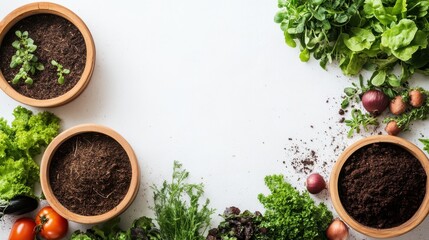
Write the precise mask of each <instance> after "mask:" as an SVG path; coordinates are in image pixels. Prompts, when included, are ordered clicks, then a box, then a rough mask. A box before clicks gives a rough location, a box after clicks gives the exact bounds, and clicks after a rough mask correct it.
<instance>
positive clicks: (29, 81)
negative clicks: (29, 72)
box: [25, 77, 33, 85]
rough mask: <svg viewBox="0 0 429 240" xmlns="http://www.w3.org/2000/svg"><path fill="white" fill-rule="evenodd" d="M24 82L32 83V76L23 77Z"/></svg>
mask: <svg viewBox="0 0 429 240" xmlns="http://www.w3.org/2000/svg"><path fill="white" fill-rule="evenodd" d="M25 83H26V84H29V85H31V84H33V79H32V78H30V77H27V78H26V79H25Z"/></svg>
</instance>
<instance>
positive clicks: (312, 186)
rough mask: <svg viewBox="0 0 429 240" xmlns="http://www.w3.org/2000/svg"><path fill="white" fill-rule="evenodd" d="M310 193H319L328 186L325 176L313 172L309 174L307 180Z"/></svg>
mask: <svg viewBox="0 0 429 240" xmlns="http://www.w3.org/2000/svg"><path fill="white" fill-rule="evenodd" d="M305 183H306V184H305V185H306V187H307V190H308V192H309V193H312V194H318V193H320V192H321V191H322V190H323V189H325V188H326V182H325V180H324V179H323V177H322V176H321V175H320V174H318V173H312V174H310V176H308V178H307V181H306V182H305Z"/></svg>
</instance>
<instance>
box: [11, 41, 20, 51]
mask: <svg viewBox="0 0 429 240" xmlns="http://www.w3.org/2000/svg"><path fill="white" fill-rule="evenodd" d="M12 46H13V48H15V49H20V48H21V44H20V42H19V41H18V40H16V41H14V42H13V43H12Z"/></svg>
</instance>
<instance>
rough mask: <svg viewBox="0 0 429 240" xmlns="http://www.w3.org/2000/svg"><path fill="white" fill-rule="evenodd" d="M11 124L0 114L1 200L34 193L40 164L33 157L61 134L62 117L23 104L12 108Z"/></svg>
mask: <svg viewBox="0 0 429 240" xmlns="http://www.w3.org/2000/svg"><path fill="white" fill-rule="evenodd" d="M13 115H14V117H15V119H14V120H13V122H12V124H11V126H9V125H8V124H7V122H6V120H5V119H3V118H0V182H1V183H2V184H0V201H7V202H8V201H10V200H11V199H13V198H14V197H16V196H19V195H24V196H34V192H33V187H34V184H35V183H36V182H37V181H39V166H38V165H37V163H36V162H35V161H34V160H33V159H34V157H35V156H36V155H37V154H39V153H40V152H41V149H42V148H43V147H46V146H47V145H48V144H49V143H50V142H51V141H52V139H53V138H54V137H55V136H56V135H57V134H58V132H59V128H60V119H59V118H58V117H56V116H55V115H54V114H52V113H49V112H41V113H38V114H36V115H33V113H32V112H31V111H30V110H27V109H25V108H23V107H17V108H15V110H14V111H13Z"/></svg>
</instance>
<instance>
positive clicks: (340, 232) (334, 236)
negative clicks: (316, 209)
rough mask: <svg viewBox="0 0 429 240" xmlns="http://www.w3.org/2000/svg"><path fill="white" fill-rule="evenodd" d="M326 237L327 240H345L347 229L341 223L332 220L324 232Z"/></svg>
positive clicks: (337, 220) (347, 235) (347, 233)
mask: <svg viewBox="0 0 429 240" xmlns="http://www.w3.org/2000/svg"><path fill="white" fill-rule="evenodd" d="M326 237H328V239H329V240H347V238H348V237H349V229H348V227H347V225H346V224H345V223H344V222H343V221H341V220H340V219H338V218H337V219H334V221H332V223H331V224H330V225H329V227H328V229H327V230H326Z"/></svg>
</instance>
